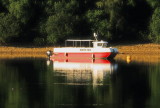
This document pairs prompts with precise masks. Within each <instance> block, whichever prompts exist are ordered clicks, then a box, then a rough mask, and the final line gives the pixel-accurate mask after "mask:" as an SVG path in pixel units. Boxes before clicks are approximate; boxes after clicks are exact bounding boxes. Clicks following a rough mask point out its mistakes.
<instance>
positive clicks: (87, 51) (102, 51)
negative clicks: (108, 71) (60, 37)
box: [47, 33, 118, 59]
mask: <svg viewBox="0 0 160 108" xmlns="http://www.w3.org/2000/svg"><path fill="white" fill-rule="evenodd" d="M94 37H95V40H90V39H86V40H74V39H67V40H66V41H65V47H59V48H54V49H53V51H47V55H48V56H49V57H50V58H65V59H66V58H72V59H88V58H91V59H97V58H107V59H110V58H111V59H113V58H114V57H115V56H116V55H117V54H118V49H117V48H112V47H107V45H108V42H107V41H103V40H100V41H98V40H97V35H96V34H95V33H94Z"/></svg>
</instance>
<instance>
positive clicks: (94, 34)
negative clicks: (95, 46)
mask: <svg viewBox="0 0 160 108" xmlns="http://www.w3.org/2000/svg"><path fill="white" fill-rule="evenodd" d="M93 36H94V37H95V39H96V41H97V40H98V39H97V37H98V35H97V34H96V33H95V32H94V33H93Z"/></svg>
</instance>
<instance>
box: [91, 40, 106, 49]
mask: <svg viewBox="0 0 160 108" xmlns="http://www.w3.org/2000/svg"><path fill="white" fill-rule="evenodd" d="M92 43H93V47H94V48H106V47H107V44H108V42H106V41H102V40H101V41H95V42H92Z"/></svg>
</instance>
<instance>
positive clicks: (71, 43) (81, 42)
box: [65, 39, 95, 47]
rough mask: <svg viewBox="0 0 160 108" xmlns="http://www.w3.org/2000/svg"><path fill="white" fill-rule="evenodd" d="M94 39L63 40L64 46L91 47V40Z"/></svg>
mask: <svg viewBox="0 0 160 108" xmlns="http://www.w3.org/2000/svg"><path fill="white" fill-rule="evenodd" d="M94 41H95V40H90V39H88V40H73V39H67V40H66V41H65V47H93V44H92V42H94Z"/></svg>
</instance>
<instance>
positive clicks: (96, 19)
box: [86, 10, 111, 39]
mask: <svg viewBox="0 0 160 108" xmlns="http://www.w3.org/2000/svg"><path fill="white" fill-rule="evenodd" d="M86 16H87V19H88V22H89V23H90V25H91V31H92V32H98V34H99V35H101V36H102V37H107V39H111V37H110V35H108V33H109V26H110V25H109V23H108V21H107V18H106V17H105V16H106V14H105V12H104V11H103V10H89V11H88V12H87V14H86Z"/></svg>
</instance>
